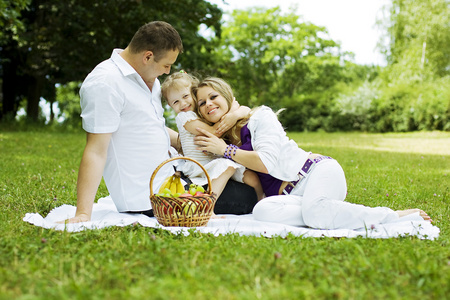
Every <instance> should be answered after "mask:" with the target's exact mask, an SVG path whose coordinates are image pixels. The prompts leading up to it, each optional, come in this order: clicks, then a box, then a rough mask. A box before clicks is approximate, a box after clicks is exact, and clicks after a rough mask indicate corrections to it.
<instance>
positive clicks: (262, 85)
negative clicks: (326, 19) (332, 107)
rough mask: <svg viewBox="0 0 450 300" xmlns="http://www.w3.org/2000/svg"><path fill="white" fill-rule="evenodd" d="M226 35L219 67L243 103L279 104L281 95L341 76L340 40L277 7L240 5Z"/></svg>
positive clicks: (313, 87) (326, 85)
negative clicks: (336, 40)
mask: <svg viewBox="0 0 450 300" xmlns="http://www.w3.org/2000/svg"><path fill="white" fill-rule="evenodd" d="M222 37H223V40H222V47H221V52H222V54H221V57H223V60H224V62H223V66H224V67H223V68H222V69H221V70H220V72H221V74H222V76H224V77H226V78H228V79H229V81H230V82H231V83H232V84H233V86H234V87H235V89H236V91H237V94H238V95H239V97H240V101H241V102H242V103H244V104H249V105H251V106H254V105H260V104H268V105H271V106H272V107H274V108H277V107H280V106H282V105H283V103H282V102H281V101H280V99H282V98H285V99H287V98H292V97H294V95H298V94H302V93H312V92H314V91H318V90H325V89H327V88H329V87H330V86H331V85H333V84H334V82H335V80H336V78H338V77H340V76H341V74H340V72H341V70H342V66H341V53H340V49H339V45H338V44H337V43H336V42H334V41H332V40H331V39H329V38H328V35H327V31H326V29H325V28H324V27H318V26H316V25H313V24H311V23H304V22H302V21H301V19H300V17H299V16H297V15H295V14H293V13H288V14H282V13H281V10H280V8H278V7H275V8H272V9H263V8H257V7H255V8H251V9H249V10H235V11H234V12H233V13H232V16H231V20H230V21H229V22H227V23H226V24H225V25H224V26H223V32H222ZM227 61H228V62H227ZM230 61H231V64H230V63H229V62H230Z"/></svg>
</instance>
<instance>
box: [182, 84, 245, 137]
mask: <svg viewBox="0 0 450 300" xmlns="http://www.w3.org/2000/svg"><path fill="white" fill-rule="evenodd" d="M202 87H210V88H212V89H213V90H215V91H216V92H217V93H219V94H220V95H221V96H222V97H223V98H224V99H225V100H226V102H227V104H228V110H227V113H228V112H229V111H230V109H231V106H232V105H233V101H234V99H235V98H234V94H233V89H232V88H231V86H230V85H229V84H228V83H227V82H226V81H225V80H223V79H221V78H217V77H208V78H205V79H204V80H202V81H200V83H198V84H197V85H192V87H191V94H192V97H193V98H194V102H195V103H196V106H197V115H198V116H199V117H200V118H201V119H202V121H203V122H205V123H207V124H209V125H214V124H213V123H211V122H209V121H207V120H206V119H205V118H204V117H203V115H202V114H201V112H200V109H199V106H198V98H197V92H198V90H199V89H200V88H202ZM249 117H250V114H249V115H248V116H247V117H246V118H244V119H242V120H239V121H238V122H237V123H236V125H235V126H233V127H232V128H231V129H229V130H228V131H227V132H226V133H224V134H223V135H222V137H223V138H224V139H227V140H228V141H229V142H231V143H233V144H236V145H240V144H241V141H240V138H239V135H238V132H239V133H240V131H241V128H242V127H243V126H244V125H245V124H247V122H248V118H249Z"/></svg>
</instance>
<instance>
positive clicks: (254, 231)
mask: <svg viewBox="0 0 450 300" xmlns="http://www.w3.org/2000/svg"><path fill="white" fill-rule="evenodd" d="M75 211H76V207H75V206H72V205H62V206H59V207H57V208H55V209H53V210H52V211H50V213H49V214H48V215H47V216H46V217H45V218H44V217H42V216H41V215H40V214H37V213H27V214H26V215H25V217H24V218H23V220H24V221H26V222H28V223H30V224H33V225H35V226H39V227H43V228H47V229H54V230H61V231H64V230H65V231H69V232H78V231H82V230H93V229H100V228H106V227H110V226H121V227H123V226H128V225H132V224H140V225H142V226H145V227H153V228H162V229H165V230H168V231H170V232H172V233H174V234H184V235H189V229H191V228H187V227H164V226H162V225H160V224H159V223H158V221H157V220H156V218H150V217H147V216H145V215H141V214H129V213H119V212H118V211H117V209H116V207H115V205H114V203H113V201H112V199H111V197H109V196H108V197H104V198H101V199H99V200H98V202H97V203H95V204H94V207H93V211H92V217H91V221H90V222H84V223H75V224H57V223H56V222H57V221H61V220H65V219H68V218H70V217H73V216H74V215H75ZM223 216H225V218H224V219H220V218H219V219H211V220H210V221H209V223H208V225H207V226H205V227H195V230H197V231H199V232H202V233H211V234H213V235H215V236H218V235H225V234H229V233H238V234H239V235H254V236H264V237H273V236H281V237H285V236H287V235H288V234H292V235H294V236H302V237H347V238H354V237H365V238H395V237H400V236H416V237H418V238H420V239H428V240H434V239H436V238H438V237H439V232H440V230H439V228H438V227H436V226H434V225H432V224H431V223H430V222H427V221H424V220H423V219H422V218H421V217H420V216H419V214H418V213H416V214H412V215H408V216H406V217H403V218H400V219H398V220H396V221H395V222H391V223H387V224H380V225H377V226H372V227H371V228H360V229H357V230H350V229H335V230H322V229H313V228H305V227H295V226H289V225H283V224H278V223H267V222H260V221H257V220H255V219H254V218H253V216H252V215H251V214H249V215H242V216H237V215H223Z"/></svg>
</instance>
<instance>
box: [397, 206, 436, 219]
mask: <svg viewBox="0 0 450 300" xmlns="http://www.w3.org/2000/svg"><path fill="white" fill-rule="evenodd" d="M417 212H418V213H419V215H420V216H421V217H422V218H423V219H424V220H425V221H430V222H433V220H431V218H430V216H429V215H428V214H427V213H426V212H424V211H423V210H421V209H418V208H413V209H405V210H397V211H396V213H397V214H398V216H399V217H400V218H401V217H404V216H407V215H411V214H414V213H417Z"/></svg>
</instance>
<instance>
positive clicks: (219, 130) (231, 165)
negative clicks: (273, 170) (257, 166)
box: [161, 72, 263, 200]
mask: <svg viewBox="0 0 450 300" xmlns="http://www.w3.org/2000/svg"><path fill="white" fill-rule="evenodd" d="M197 83H198V79H196V78H195V77H193V76H191V75H189V74H187V73H184V72H180V73H174V74H172V75H170V76H169V77H168V78H167V79H166V80H165V81H164V83H163V84H162V86H161V92H162V96H163V98H164V99H166V100H167V103H168V104H169V106H170V107H171V108H172V109H173V110H174V111H175V113H176V114H177V116H176V123H177V127H178V132H179V137H180V141H181V149H182V152H183V155H185V156H186V157H189V158H193V159H195V160H197V161H198V162H199V163H201V164H202V165H203V167H204V168H205V169H206V170H207V171H208V175H209V177H210V178H211V187H210V188H211V191H212V192H213V193H214V194H215V195H216V197H217V198H219V196H220V194H221V193H222V191H223V189H224V187H225V185H226V184H227V182H228V180H229V179H230V178H232V179H234V180H235V181H238V182H244V183H245V184H247V185H250V186H252V187H253V188H254V189H255V192H256V194H257V197H258V200H260V199H262V197H263V192H262V187H261V184H260V182H259V179H258V176H257V175H256V173H255V172H253V171H250V170H246V169H245V167H244V166H242V165H240V164H238V163H235V162H233V161H231V160H229V159H225V158H220V157H219V158H218V157H216V156H214V155H211V154H209V153H205V152H203V151H201V150H198V147H197V146H196V145H194V137H195V136H196V135H197V134H199V132H198V131H197V128H202V129H204V130H207V131H208V132H210V133H212V134H215V135H217V136H221V135H222V134H223V133H224V132H226V131H227V130H228V129H229V128H231V127H232V126H233V125H234V124H235V123H236V121H237V120H238V119H240V118H242V117H244V116H246V115H247V113H248V112H249V111H250V109H249V108H248V107H245V106H239V104H238V103H237V101H234V104H233V105H231V106H230V110H229V113H228V114H227V115H226V116H225V117H224V118H222V119H221V120H220V122H217V123H216V124H215V125H214V126H209V125H207V124H206V123H204V122H203V121H201V120H200V119H199V118H198V115H197V114H196V107H197V106H196V103H195V102H194V100H193V98H192V96H191V86H192V85H193V84H197ZM179 171H182V172H183V173H184V174H185V175H186V176H188V177H189V179H190V180H191V181H192V182H193V183H195V184H198V185H205V184H206V183H207V178H206V175H205V174H204V172H203V171H202V169H201V168H200V167H199V166H198V165H197V164H195V163H194V162H191V161H186V162H185V163H184V164H183V165H182V166H181V170H179Z"/></svg>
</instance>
